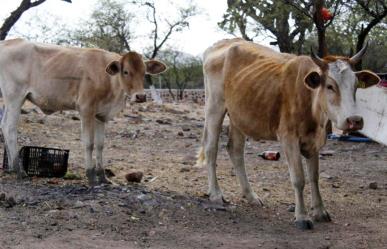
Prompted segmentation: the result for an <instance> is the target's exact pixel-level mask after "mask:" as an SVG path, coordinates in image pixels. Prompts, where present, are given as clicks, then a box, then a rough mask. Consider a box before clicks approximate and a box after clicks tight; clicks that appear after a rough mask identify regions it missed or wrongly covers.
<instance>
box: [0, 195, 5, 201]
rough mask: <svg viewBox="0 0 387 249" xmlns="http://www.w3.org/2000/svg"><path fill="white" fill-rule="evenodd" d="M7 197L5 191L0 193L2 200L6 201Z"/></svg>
mask: <svg viewBox="0 0 387 249" xmlns="http://www.w3.org/2000/svg"><path fill="white" fill-rule="evenodd" d="M5 198H6V196H5V193H1V194H0V201H5Z"/></svg>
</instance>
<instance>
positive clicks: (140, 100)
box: [134, 93, 146, 103]
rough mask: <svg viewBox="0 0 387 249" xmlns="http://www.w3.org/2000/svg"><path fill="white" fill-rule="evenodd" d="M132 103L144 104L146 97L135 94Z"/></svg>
mask: <svg viewBox="0 0 387 249" xmlns="http://www.w3.org/2000/svg"><path fill="white" fill-rule="evenodd" d="M134 102H136V103H144V102H146V95H145V94H139V93H137V94H135V96H134Z"/></svg>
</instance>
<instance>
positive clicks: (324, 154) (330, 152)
mask: <svg viewBox="0 0 387 249" xmlns="http://www.w3.org/2000/svg"><path fill="white" fill-rule="evenodd" d="M333 154H335V151H334V150H323V151H321V152H320V155H322V156H333Z"/></svg>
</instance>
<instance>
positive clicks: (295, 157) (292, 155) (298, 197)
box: [281, 138, 313, 230]
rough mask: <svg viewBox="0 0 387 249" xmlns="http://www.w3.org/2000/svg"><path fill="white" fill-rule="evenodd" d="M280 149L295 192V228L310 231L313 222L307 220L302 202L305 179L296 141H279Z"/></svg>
mask: <svg viewBox="0 0 387 249" xmlns="http://www.w3.org/2000/svg"><path fill="white" fill-rule="evenodd" d="M281 143H282V148H283V151H284V153H285V156H286V159H287V162H288V166H289V173H290V180H291V182H292V185H293V189H294V192H295V202H296V210H295V216H296V221H295V224H296V227H297V228H299V229H302V230H307V229H312V228H313V222H312V221H311V220H310V219H309V217H308V215H307V212H306V208H305V202H304V193H303V192H304V187H305V177H304V170H303V168H302V161H301V153H300V149H299V143H298V139H296V138H290V139H281Z"/></svg>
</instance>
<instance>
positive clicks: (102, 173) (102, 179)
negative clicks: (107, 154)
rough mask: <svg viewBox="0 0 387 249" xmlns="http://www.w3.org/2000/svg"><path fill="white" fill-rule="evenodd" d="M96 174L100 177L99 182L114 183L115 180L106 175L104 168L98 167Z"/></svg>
mask: <svg viewBox="0 0 387 249" xmlns="http://www.w3.org/2000/svg"><path fill="white" fill-rule="evenodd" d="M96 175H97V178H98V184H113V182H112V181H110V180H109V179H108V178H107V177H106V175H105V170H104V169H97V170H96Z"/></svg>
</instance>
